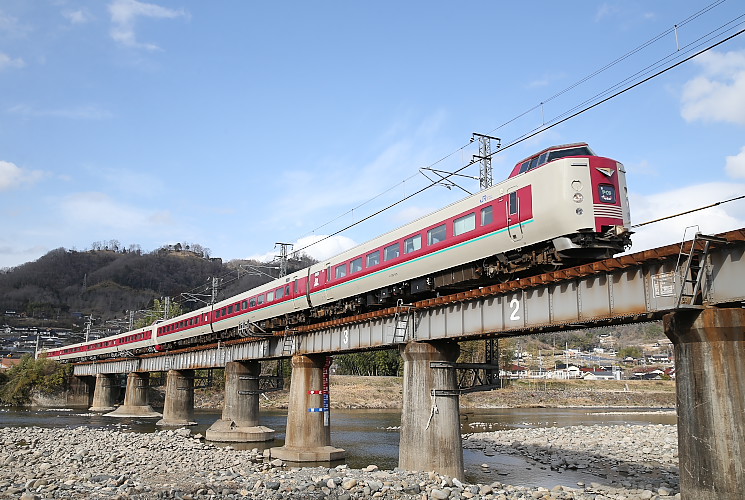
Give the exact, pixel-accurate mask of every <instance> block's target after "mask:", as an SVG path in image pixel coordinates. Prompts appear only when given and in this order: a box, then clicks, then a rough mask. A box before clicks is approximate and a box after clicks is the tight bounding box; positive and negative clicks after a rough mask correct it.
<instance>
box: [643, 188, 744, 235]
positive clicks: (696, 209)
mask: <svg viewBox="0 0 745 500" xmlns="http://www.w3.org/2000/svg"><path fill="white" fill-rule="evenodd" d="M743 198H745V195H742V196H737V197H735V198H730V199H729V200H723V201H718V202H716V203H712V204H711V205H706V206H705V207H698V208H693V209H691V210H686V211H685V212H680V213H678V214H674V215H668V216H665V217H660V218H659V219H654V220H649V221H647V222H642V223H640V224H634V225H633V226H631V227H632V228H635V227H642V226H646V225H648V224H654V223H655V222H660V221H663V220H667V219H672V218H674V217H680V216H681V215H686V214H690V213H693V212H698V211H699V210H706V209H707V208H712V207H716V206H718V205H724V204H725V203H729V202H731V201H737V200H742V199H743Z"/></svg>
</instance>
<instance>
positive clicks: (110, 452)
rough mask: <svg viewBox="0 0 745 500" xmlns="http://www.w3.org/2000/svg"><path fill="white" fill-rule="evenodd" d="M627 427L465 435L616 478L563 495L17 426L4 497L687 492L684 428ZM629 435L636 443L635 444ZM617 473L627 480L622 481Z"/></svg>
mask: <svg viewBox="0 0 745 500" xmlns="http://www.w3.org/2000/svg"><path fill="white" fill-rule="evenodd" d="M616 427H619V429H616ZM616 427H600V426H590V427H580V428H577V427H569V428H563V429H562V428H549V429H521V430H519V431H501V432H493V433H481V434H478V435H467V436H466V437H465V439H464V444H465V446H466V447H468V448H476V449H481V450H484V452H485V453H493V452H500V453H501V452H506V453H516V454H521V455H525V456H527V457H530V459H531V460H535V461H536V462H538V463H540V464H545V466H546V467H551V468H554V467H557V468H561V467H565V468H573V467H575V466H576V467H577V468H587V469H588V471H589V472H592V473H596V474H598V475H602V474H605V477H606V479H601V478H598V480H599V482H598V483H592V484H589V485H586V484H578V485H577V487H576V488H568V487H565V486H557V487H555V488H553V489H551V490H549V489H546V488H528V487H522V486H512V485H508V484H503V483H500V482H494V483H491V484H467V483H462V482H460V481H458V480H457V479H453V478H449V477H446V476H442V475H439V474H436V473H434V472H409V471H403V470H399V469H394V470H379V469H378V467H377V466H376V465H375V464H370V465H369V466H367V467H365V468H363V469H350V468H348V467H347V466H346V465H340V466H338V467H335V468H328V467H304V468H292V467H288V466H287V465H286V464H284V463H283V462H281V461H276V460H272V461H270V460H269V459H266V458H265V457H264V454H263V453H262V452H260V451H259V450H258V449H254V450H235V449H233V448H231V447H217V446H214V445H212V444H209V443H205V442H204V441H203V440H202V439H201V436H199V435H196V436H194V435H192V434H191V432H190V431H189V430H188V429H177V430H167V431H160V432H155V433H151V434H139V433H132V432H125V431H121V430H118V429H116V428H104V429H92V428H87V427H78V428H73V429H59V428H50V429H46V428H39V427H16V428H10V427H6V428H2V429H0V444H2V446H0V498H15V499H18V498H21V499H24V500H32V499H52V498H81V499H82V498H93V499H117V500H124V499H160V498H174V499H182V500H190V499H218V498H219V499H270V500H271V499H332V500H348V499H350V500H351V499H362V498H381V499H418V500H432V499H443V500H444V499H454V500H457V499H477V500H478V499H484V500H487V499H494V500H497V499H498V500H507V499H518V498H520V499H539V498H540V499H544V500H550V499H554V500H559V499H577V500H590V499H592V500H606V499H607V500H610V499H618V500H620V499H642V498H644V499H647V498H650V499H659V498H670V497H673V496H675V495H676V493H677V475H676V473H675V466H674V462H675V461H676V459H675V454H676V452H675V449H674V448H673V447H672V443H671V442H670V439H671V438H672V439H673V442H674V429H672V431H671V429H668V428H667V427H668V426H643V427H642V426H639V428H637V427H634V426H616ZM624 438H629V439H630V441H628V442H623V441H622V439H624ZM646 450H648V451H646ZM624 453H625V454H624ZM585 465H586V467H585ZM614 467H615V469H614ZM624 470H626V471H627V472H623V471H624ZM650 471H651V472H650ZM613 474H618V475H619V476H618V477H619V479H621V480H622V481H626V483H627V484H623V483H622V482H620V483H619V482H616V480H615V476H613ZM642 477H643V479H640V478H642ZM601 482H602V484H601ZM641 482H644V483H645V484H644V485H640V483H641ZM678 497H679V495H678Z"/></svg>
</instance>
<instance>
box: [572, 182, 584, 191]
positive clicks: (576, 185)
mask: <svg viewBox="0 0 745 500" xmlns="http://www.w3.org/2000/svg"><path fill="white" fill-rule="evenodd" d="M572 189H574V190H575V191H582V182H581V181H572Z"/></svg>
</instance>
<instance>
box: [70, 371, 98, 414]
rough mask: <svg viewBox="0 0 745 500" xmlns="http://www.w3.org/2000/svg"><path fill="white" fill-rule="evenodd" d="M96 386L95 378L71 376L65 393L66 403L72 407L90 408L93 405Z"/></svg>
mask: <svg viewBox="0 0 745 500" xmlns="http://www.w3.org/2000/svg"><path fill="white" fill-rule="evenodd" d="M95 384H96V379H95V378H94V377H90V376H86V375H82V376H77V375H70V378H69V380H68V385H67V391H66V392H65V403H66V404H68V405H70V406H85V407H90V406H91V405H92V404H93V394H94V390H95Z"/></svg>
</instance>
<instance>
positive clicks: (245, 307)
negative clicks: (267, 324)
mask: <svg viewBox="0 0 745 500" xmlns="http://www.w3.org/2000/svg"><path fill="white" fill-rule="evenodd" d="M241 309H243V310H244V311H245V310H246V309H248V301H247V300H244V301H243V307H242V308H241Z"/></svg>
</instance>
